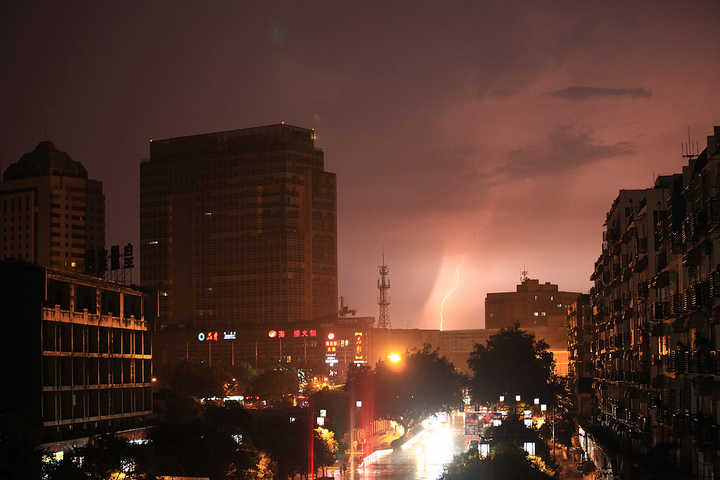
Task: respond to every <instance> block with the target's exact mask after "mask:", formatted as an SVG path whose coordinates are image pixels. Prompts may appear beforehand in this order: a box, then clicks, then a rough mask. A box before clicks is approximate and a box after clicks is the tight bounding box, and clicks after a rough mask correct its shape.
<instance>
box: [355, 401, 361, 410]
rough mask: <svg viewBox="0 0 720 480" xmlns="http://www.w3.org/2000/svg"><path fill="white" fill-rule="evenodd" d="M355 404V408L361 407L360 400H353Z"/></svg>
mask: <svg viewBox="0 0 720 480" xmlns="http://www.w3.org/2000/svg"><path fill="white" fill-rule="evenodd" d="M355 406H356V407H357V408H360V407H362V400H357V401H356V402H355Z"/></svg>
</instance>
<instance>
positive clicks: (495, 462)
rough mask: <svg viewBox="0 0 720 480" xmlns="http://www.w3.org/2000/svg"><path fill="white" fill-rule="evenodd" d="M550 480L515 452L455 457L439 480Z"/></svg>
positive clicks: (550, 477) (470, 454)
mask: <svg viewBox="0 0 720 480" xmlns="http://www.w3.org/2000/svg"><path fill="white" fill-rule="evenodd" d="M481 478H482V479H486V480H506V479H520V478H521V479H523V480H550V479H552V478H555V477H553V476H552V475H550V474H549V473H547V472H544V471H542V470H541V469H540V468H539V467H538V466H537V465H536V464H535V463H533V462H531V461H530V460H529V459H528V458H527V456H526V455H525V454H524V453H523V452H521V451H517V450H510V451H507V452H503V453H498V454H495V455H492V456H490V457H487V458H480V457H479V456H478V454H477V452H467V453H463V454H461V455H458V456H457V457H455V460H454V461H453V462H452V463H451V464H450V465H448V466H447V467H446V468H445V473H444V474H443V475H442V477H440V479H441V480H476V479H481Z"/></svg>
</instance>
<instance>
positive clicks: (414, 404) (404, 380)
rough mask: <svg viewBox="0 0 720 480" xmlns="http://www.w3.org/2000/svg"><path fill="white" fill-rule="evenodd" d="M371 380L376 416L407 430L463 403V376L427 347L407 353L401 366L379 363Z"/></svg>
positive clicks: (358, 375)
mask: <svg viewBox="0 0 720 480" xmlns="http://www.w3.org/2000/svg"><path fill="white" fill-rule="evenodd" d="M360 376H361V375H360V374H359V372H358V374H357V375H356V377H360ZM372 377H373V386H372V387H371V388H374V391H375V408H376V410H375V413H376V415H377V416H378V417H384V418H391V419H393V420H396V421H398V422H400V423H402V424H403V425H405V426H406V427H411V426H413V425H414V424H415V423H417V422H418V421H420V420H422V419H424V418H426V417H428V416H429V415H432V414H433V413H436V412H439V411H448V410H450V409H452V408H455V407H458V406H459V405H460V404H461V401H462V386H463V381H464V379H463V376H462V375H461V374H460V373H458V372H457V371H456V370H455V366H454V365H453V364H452V363H451V362H449V361H448V359H447V358H445V357H441V356H440V355H439V354H438V350H437V349H436V350H432V348H431V346H430V345H427V344H426V345H425V346H424V347H423V349H422V350H416V351H411V352H407V353H406V354H405V356H404V358H403V359H402V360H401V362H399V364H389V363H386V362H384V361H380V362H378V364H377V366H376V367H375V371H374V374H373V376H372Z"/></svg>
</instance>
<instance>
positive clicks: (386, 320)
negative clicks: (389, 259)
mask: <svg viewBox="0 0 720 480" xmlns="http://www.w3.org/2000/svg"><path fill="white" fill-rule="evenodd" d="M382 259H383V260H382V265H380V266H379V267H378V272H379V273H380V278H378V282H377V288H378V291H379V293H378V307H380V312H379V313H380V314H379V316H378V328H391V327H392V325H391V323H390V267H388V266H387V265H385V254H384V253H383V257H382Z"/></svg>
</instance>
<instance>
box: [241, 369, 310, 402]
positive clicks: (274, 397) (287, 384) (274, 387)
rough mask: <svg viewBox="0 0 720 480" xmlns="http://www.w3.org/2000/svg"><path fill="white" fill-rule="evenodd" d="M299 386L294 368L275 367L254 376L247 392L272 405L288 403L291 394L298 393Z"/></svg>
mask: <svg viewBox="0 0 720 480" xmlns="http://www.w3.org/2000/svg"><path fill="white" fill-rule="evenodd" d="M299 387H300V381H299V379H298V372H297V370H296V369H294V368H275V369H272V370H266V371H265V372H263V373H261V374H260V375H258V376H257V377H255V378H254V379H253V381H252V383H251V384H250V387H249V389H248V393H251V394H254V395H257V396H259V397H260V398H261V399H263V400H266V401H267V402H268V403H269V404H272V405H289V404H290V401H291V399H292V395H293V394H295V393H298V389H299Z"/></svg>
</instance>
